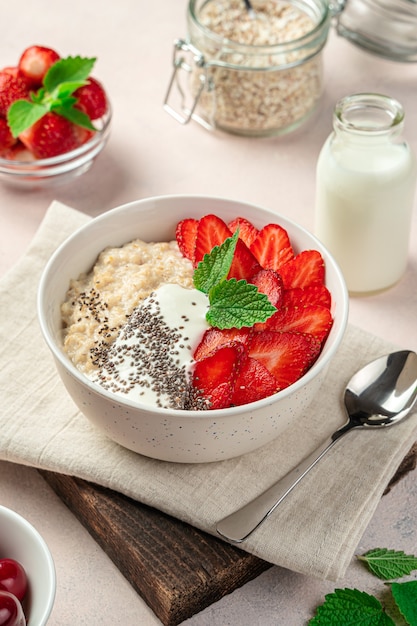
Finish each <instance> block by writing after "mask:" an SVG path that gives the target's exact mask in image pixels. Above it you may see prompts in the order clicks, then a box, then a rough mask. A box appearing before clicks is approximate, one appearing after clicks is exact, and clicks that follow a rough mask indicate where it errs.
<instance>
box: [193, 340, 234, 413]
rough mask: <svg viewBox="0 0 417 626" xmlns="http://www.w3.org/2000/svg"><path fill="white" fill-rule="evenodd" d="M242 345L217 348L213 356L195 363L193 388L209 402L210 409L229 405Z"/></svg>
mask: <svg viewBox="0 0 417 626" xmlns="http://www.w3.org/2000/svg"><path fill="white" fill-rule="evenodd" d="M244 351H245V348H244V347H243V344H241V343H239V342H236V343H234V344H229V345H227V346H225V347H223V348H219V349H218V350H217V351H216V352H215V353H214V354H212V355H211V356H208V357H207V358H205V359H203V360H201V361H197V363H196V364H195V369H194V373H193V386H194V388H196V389H198V390H199V391H200V392H201V393H202V394H203V395H204V397H205V398H207V399H208V400H209V401H210V405H211V407H210V408H212V409H223V408H226V407H228V406H230V404H231V399H232V396H233V390H234V386H235V380H236V376H237V372H238V367H239V361H240V359H241V358H242V357H243V355H244Z"/></svg>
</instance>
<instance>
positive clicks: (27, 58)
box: [19, 46, 60, 89]
mask: <svg viewBox="0 0 417 626" xmlns="http://www.w3.org/2000/svg"><path fill="white" fill-rule="evenodd" d="M59 59H60V56H59V54H58V52H56V51H55V50H52V48H46V47H45V46H30V47H29V48H26V50H25V51H24V52H23V54H22V56H21V57H20V59H19V70H20V71H21V73H22V74H23V75H24V76H25V78H26V80H27V81H28V82H29V83H30V85H31V87H32V89H35V88H37V87H40V86H41V85H42V81H43V79H44V77H45V74H46V72H47V71H48V70H49V68H50V67H51V65H53V64H54V63H56V62H57V61H58V60H59Z"/></svg>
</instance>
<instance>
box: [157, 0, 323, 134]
mask: <svg viewBox="0 0 417 626" xmlns="http://www.w3.org/2000/svg"><path fill="white" fill-rule="evenodd" d="M252 7H253V11H250V10H248V9H247V8H246V6H245V2H244V0H190V2H189V5H188V11H187V26H188V35H187V38H186V39H179V40H177V41H176V42H175V44H174V59H173V66H174V70H173V75H172V78H171V82H170V85H169V88H168V91H167V94H166V98H165V102H164V107H165V109H166V110H167V111H168V112H169V113H171V115H173V116H174V117H175V118H176V119H177V120H178V121H180V122H181V123H183V124H186V123H187V122H189V121H190V120H191V119H194V120H196V121H198V122H200V123H201V124H202V125H203V126H205V127H206V128H209V129H214V128H218V129H221V130H224V131H227V132H230V133H235V134H239V135H249V136H250V135H252V136H272V135H279V134H282V133H286V132H289V131H292V130H294V129H295V128H297V127H298V126H299V125H300V124H302V123H303V122H304V121H305V120H306V119H307V118H308V117H309V116H310V115H311V113H312V112H313V111H314V109H315V108H316V106H317V104H318V102H319V100H320V97H321V93H322V84H323V76H322V74H323V72H322V54H321V52H322V49H323V46H324V45H325V43H326V41H327V35H328V31H329V26H330V19H331V14H330V9H329V4H328V2H327V1H326V0H253V2H252ZM174 98H176V99H177V102H176V105H175V106H174V105H173V104H172V100H173V99H174Z"/></svg>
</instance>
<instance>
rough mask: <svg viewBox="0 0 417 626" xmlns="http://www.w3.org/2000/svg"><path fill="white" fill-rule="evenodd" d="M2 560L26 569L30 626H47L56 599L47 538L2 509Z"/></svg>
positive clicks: (14, 513) (27, 609) (24, 521)
mask: <svg viewBox="0 0 417 626" xmlns="http://www.w3.org/2000/svg"><path fill="white" fill-rule="evenodd" d="M0 558H1V559H14V560H15V561H18V562H19V563H20V564H21V565H23V567H24V568H25V571H26V575H27V577H28V583H29V584H28V591H27V594H26V597H25V599H24V600H23V603H22V604H23V607H24V610H25V614H26V618H27V624H28V626H45V624H46V623H47V622H48V619H49V616H50V614H51V611H52V607H53V605H54V600H55V591H56V577H55V566H54V562H53V559H52V555H51V553H50V551H49V548H48V546H47V545H46V543H45V541H44V539H43V538H42V537H41V535H40V534H39V533H38V531H37V530H36V529H35V528H34V527H33V526H32V525H31V524H30V523H29V522H28V521H27V520H25V518H24V517H22V516H21V515H19V514H18V513H16V512H15V511H12V510H11V509H8V508H6V507H4V506H0Z"/></svg>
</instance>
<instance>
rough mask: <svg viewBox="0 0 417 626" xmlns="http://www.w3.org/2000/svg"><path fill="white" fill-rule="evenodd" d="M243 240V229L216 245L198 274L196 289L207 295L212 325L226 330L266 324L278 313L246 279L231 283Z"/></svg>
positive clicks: (203, 262) (209, 318) (209, 317)
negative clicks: (239, 242) (228, 276)
mask: <svg viewBox="0 0 417 626" xmlns="http://www.w3.org/2000/svg"><path fill="white" fill-rule="evenodd" d="M238 238H239V229H237V230H236V231H235V232H234V234H233V236H232V237H228V238H227V239H226V240H225V241H224V242H223V243H222V244H221V245H220V246H215V247H214V248H213V249H212V250H211V252H210V253H209V254H205V255H204V258H203V260H202V261H200V263H199V264H198V266H197V268H196V269H195V271H194V277H193V280H194V287H195V288H196V289H198V290H199V291H202V292H203V293H205V294H207V295H208V297H209V302H210V308H209V310H208V312H207V315H206V319H207V321H208V323H209V324H211V325H212V326H215V327H216V328H220V330H224V329H225V328H242V327H243V326H253V325H254V324H256V323H257V322H265V321H266V320H267V319H268V318H269V317H271V315H273V314H274V313H275V311H276V308H275V307H274V306H273V305H272V304H271V303H270V301H269V300H268V297H267V296H266V295H265V294H264V293H261V292H260V291H259V290H258V288H257V287H256V286H255V285H251V284H250V283H248V282H247V281H246V280H239V281H238V280H236V278H232V279H230V280H227V275H228V274H229V270H230V267H231V265H232V262H233V257H234V254H235V250H236V245H237V241H238Z"/></svg>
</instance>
